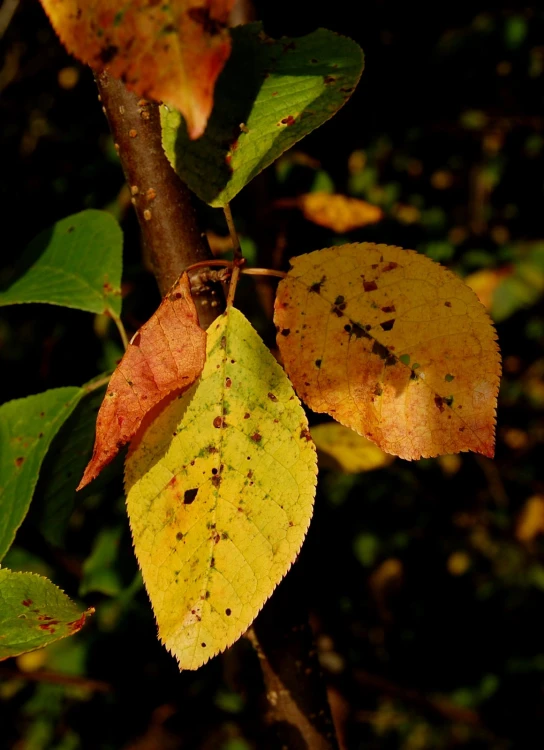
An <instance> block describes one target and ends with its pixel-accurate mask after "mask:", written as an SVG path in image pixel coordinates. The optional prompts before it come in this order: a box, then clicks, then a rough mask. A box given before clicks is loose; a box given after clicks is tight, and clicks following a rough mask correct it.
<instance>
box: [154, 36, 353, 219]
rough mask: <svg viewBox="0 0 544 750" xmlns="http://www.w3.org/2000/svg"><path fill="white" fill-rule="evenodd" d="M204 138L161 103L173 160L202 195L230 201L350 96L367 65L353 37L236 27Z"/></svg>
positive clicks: (214, 203) (219, 202) (165, 140)
mask: <svg viewBox="0 0 544 750" xmlns="http://www.w3.org/2000/svg"><path fill="white" fill-rule="evenodd" d="M231 34H232V41H233V47H232V52H231V56H230V58H229V60H228V62H227V64H226V66H225V68H224V70H223V72H222V73H221V75H220V77H219V79H218V81H217V85H216V89H215V101H214V109H213V111H212V114H211V117H210V120H209V122H208V126H207V128H206V130H205V132H204V135H203V136H202V137H201V138H199V139H197V140H196V141H191V140H189V137H188V134H187V128H186V125H185V121H184V120H183V117H182V115H181V114H180V113H179V112H178V111H177V110H172V109H168V108H166V107H163V108H162V112H161V121H162V127H163V146H164V150H165V152H166V155H167V157H168V159H169V160H170V163H171V164H172V166H173V167H174V169H175V170H176V171H177V173H178V174H179V175H180V177H181V178H182V179H183V180H184V181H185V182H186V183H187V185H188V186H189V187H190V188H191V190H193V191H194V192H195V193H196V194H197V195H198V196H199V197H200V198H202V200H204V201H206V203H209V204H210V205H211V206H224V205H225V204H227V203H228V202H229V201H231V200H232V198H233V197H234V196H235V195H236V194H237V193H238V192H239V191H240V190H241V189H242V188H243V187H244V186H245V185H247V183H248V182H250V180H252V179H253V178H254V177H255V176H256V175H258V174H259V172H261V171H262V170H263V169H264V168H265V167H267V166H268V165H269V164H271V163H272V162H273V161H274V160H275V159H277V158H278V156H280V155H281V154H282V153H283V152H284V151H286V150H287V149H288V148H290V147H291V146H292V145H293V144H294V143H296V142H297V141H299V140H300V139H301V138H303V137H304V136H305V135H308V133H310V132H311V131H312V130H314V129H315V128H317V127H319V126H320V125H322V124H323V123H324V122H326V121H327V120H328V119H329V118H330V117H332V115H334V113H335V112H337V111H338V110H339V109H340V107H341V106H342V105H343V104H344V103H345V102H346V101H347V100H348V99H349V97H350V96H351V93H352V92H353V90H354V88H355V86H356V85H357V82H358V81H359V78H360V75H361V72H362V70H363V53H362V50H361V48H360V47H359V46H358V45H357V44H356V43H355V42H353V41H352V40H351V39H348V38H346V37H342V36H339V35H338V34H334V33H333V32H332V31H326V30H325V29H318V30H317V31H314V32H313V33H312V34H308V36H305V37H301V38H298V39H288V38H286V37H284V38H282V39H280V40H278V41H275V40H273V39H269V38H267V37H266V36H265V35H264V34H263V32H262V27H261V24H250V25H247V26H241V27H238V28H235V29H232V31H231Z"/></svg>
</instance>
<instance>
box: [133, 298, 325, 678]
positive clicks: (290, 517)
mask: <svg viewBox="0 0 544 750" xmlns="http://www.w3.org/2000/svg"><path fill="white" fill-rule="evenodd" d="M135 442H136V441H134V442H133V450H131V452H130V453H129V456H128V458H127V461H126V475H125V481H126V489H127V508H128V514H129V518H130V524H131V528H132V534H133V539H134V547H135V551H136V556H137V558H138V562H139V564H140V567H141V569H142V574H143V578H144V583H145V586H146V588H147V591H148V594H149V597H150V599H151V603H152V605H153V609H154V611H155V616H156V618H157V623H158V627H159V636H160V638H161V640H162V641H163V643H164V644H165V645H166V647H167V648H168V649H169V650H170V651H171V652H172V653H173V654H174V655H175V657H176V658H177V660H178V662H179V664H180V667H181V668H182V669H196V668H197V667H199V666H200V665H201V664H203V663H204V662H206V661H207V660H208V659H209V658H210V657H212V656H214V655H215V654H217V653H218V652H220V651H223V650H224V649H225V648H226V647H227V646H230V645H231V644H232V643H233V642H234V641H235V640H236V639H237V638H238V637H239V636H240V635H241V634H242V633H243V632H244V631H245V630H246V629H247V628H248V627H249V625H250V623H251V622H252V620H253V619H254V617H255V616H256V615H257V613H258V612H259V610H260V609H261V607H262V606H263V604H264V602H265V601H266V600H267V599H268V597H269V596H270V595H271V593H272V591H273V590H274V588H275V586H276V585H277V584H278V583H279V581H280V580H281V579H282V578H283V576H284V575H285V573H286V572H287V571H288V570H289V568H290V566H291V564H292V562H293V561H294V559H295V558H296V556H297V554H298V551H299V549H300V546H301V544H302V541H303V539H304V536H305V534H306V529H307V528H308V524H309V522H310V518H311V515H312V507H313V498H314V494H315V483H316V456H315V447H314V445H313V443H312V441H311V438H310V433H309V431H308V424H307V421H306V417H305V414H304V411H303V410H302V407H301V405H300V402H299V400H298V399H297V397H296V395H295V393H294V391H293V388H292V386H291V384H290V382H289V380H288V378H287V376H286V375H285V373H284V371H283V370H282V368H281V367H280V366H279V365H278V364H277V362H276V361H275V359H274V358H273V357H272V355H271V353H270V351H269V350H268V349H267V348H266V347H265V346H264V344H263V342H262V341H261V339H260V338H259V336H258V335H257V333H256V332H255V330H254V329H253V328H252V327H251V325H250V324H249V323H248V321H247V320H246V318H244V316H243V315H242V314H241V313H240V312H238V311H237V310H236V309H230V311H228V312H227V313H225V314H224V315H222V316H221V317H220V318H219V319H218V320H217V321H216V322H215V323H213V324H212V326H211V327H210V329H209V331H208V350H207V360H206V365H205V367H204V370H203V373H202V377H201V379H200V380H199V381H198V382H197V383H196V384H195V385H194V386H193V387H192V388H191V389H190V390H189V391H187V392H186V393H185V394H184V395H183V396H181V397H180V398H179V399H175V400H174V401H173V402H172V403H170V404H169V405H168V406H167V407H166V408H165V410H164V411H163V412H162V413H161V414H160V416H159V417H158V418H157V419H156V420H155V421H154V422H153V423H152V424H151V426H150V427H149V428H148V429H147V430H146V431H145V432H143V435H142V434H141V433H140V435H139V436H138V441H137V442H138V445H137V446H136V447H134V444H135Z"/></svg>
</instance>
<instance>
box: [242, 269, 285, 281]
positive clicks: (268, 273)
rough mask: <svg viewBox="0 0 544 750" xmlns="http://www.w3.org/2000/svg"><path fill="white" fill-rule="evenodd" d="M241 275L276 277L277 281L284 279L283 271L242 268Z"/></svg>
mask: <svg viewBox="0 0 544 750" xmlns="http://www.w3.org/2000/svg"><path fill="white" fill-rule="evenodd" d="M242 273H243V274H247V275H248V276H277V277H278V278H279V279H285V278H286V277H287V274H286V273H285V271H274V269H272V268H242Z"/></svg>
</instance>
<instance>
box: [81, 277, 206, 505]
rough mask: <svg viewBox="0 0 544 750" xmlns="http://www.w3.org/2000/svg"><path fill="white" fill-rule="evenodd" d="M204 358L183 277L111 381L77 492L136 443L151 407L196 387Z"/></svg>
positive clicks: (203, 342) (202, 335)
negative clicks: (174, 393) (168, 396)
mask: <svg viewBox="0 0 544 750" xmlns="http://www.w3.org/2000/svg"><path fill="white" fill-rule="evenodd" d="M205 358H206V334H205V332H204V331H203V330H202V329H201V328H200V327H199V325H198V318H197V314H196V309H195V306H194V303H193V300H192V298H191V291H190V286H189V277H188V276H187V274H186V273H184V274H183V276H182V277H181V278H180V280H179V281H178V282H177V283H176V284H175V285H174V286H173V287H172V289H171V290H170V292H169V293H168V294H167V295H166V297H165V298H164V299H163V301H162V303H161V305H160V307H159V308H158V310H157V311H156V312H155V314H154V315H153V316H152V317H151V318H150V319H149V320H148V321H147V323H145V325H143V326H142V327H141V328H140V330H139V331H138V333H137V334H136V335H135V336H134V338H133V339H132V342H131V343H130V344H129V347H128V349H127V351H126V352H125V355H124V356H123V359H122V360H121V361H120V363H119V365H118V367H117V369H116V370H115V372H114V373H113V375H112V377H111V380H110V382H109V385H108V389H107V391H106V395H105V397H104V401H103V402H102V406H101V407H100V411H99V412H98V418H97V420H96V439H95V444H94V450H93V456H92V458H91V460H90V462H89V464H88V466H87V468H86V469H85V473H84V475H83V479H82V480H81V482H80V483H79V486H78V488H77V489H78V490H80V489H82V488H83V487H85V485H86V484H88V483H89V482H90V481H91V480H93V479H94V478H95V477H96V476H98V474H99V473H100V472H101V471H102V469H103V468H104V466H106V464H108V463H109V462H110V461H111V460H112V459H113V458H114V457H115V456H116V454H117V453H118V451H119V449H120V448H121V446H123V445H124V444H125V443H127V442H128V441H129V440H131V439H132V438H133V437H134V435H135V433H136V431H137V430H138V428H139V426H140V425H141V423H142V420H143V418H144V417H145V416H146V414H148V413H149V412H150V411H151V409H153V407H155V406H156V405H157V404H158V403H159V402H160V401H162V399H163V398H164V397H165V396H167V395H168V394H171V393H172V392H173V391H180V392H183V391H185V390H187V388H188V387H189V386H190V385H192V384H193V383H194V382H195V380H196V379H197V378H198V376H199V375H200V373H201V372H202V368H203V367H204V361H205Z"/></svg>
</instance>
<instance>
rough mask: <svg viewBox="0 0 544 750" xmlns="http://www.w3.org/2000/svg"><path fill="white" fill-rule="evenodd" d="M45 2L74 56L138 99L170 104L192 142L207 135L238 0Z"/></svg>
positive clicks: (79, 0) (47, 11) (59, 0)
mask: <svg viewBox="0 0 544 750" xmlns="http://www.w3.org/2000/svg"><path fill="white" fill-rule="evenodd" d="M41 2H42V5H43V7H44V9H45V11H46V13H47V15H48V16H49V19H50V21H51V23H52V25H53V28H54V29H55V31H56V32H57V34H58V35H59V37H60V39H61V41H62V42H63V44H64V45H65V47H66V48H67V50H68V51H69V52H71V53H72V54H73V55H75V56H76V57H77V58H79V59H80V60H81V61H82V62H84V63H87V64H88V65H90V66H91V67H92V68H94V70H96V71H102V70H104V69H107V70H108V72H109V73H110V74H111V75H112V76H114V77H116V78H121V79H122V80H123V81H124V82H125V83H126V85H127V86H128V88H130V89H131V90H132V91H135V92H136V93H137V94H139V95H140V96H144V97H148V98H153V99H157V100H159V101H164V102H165V103H167V104H171V105H172V106H173V107H175V108H176V109H179V110H180V111H181V112H182V114H183V115H184V117H185V119H186V121H187V128H188V131H189V136H190V137H191V138H198V137H199V136H200V135H202V133H203V132H204V129H205V127H206V123H207V121H208V117H209V114H210V112H211V110H212V106H213V90H214V86H215V81H216V79H217V77H218V75H219V73H220V72H221V70H222V69H223V66H224V64H225V62H226V60H227V59H228V56H229V54H230V46H231V45H230V36H229V33H228V30H227V29H226V24H227V21H228V15H229V12H230V9H231V7H232V5H233V2H234V0H172V2H168V3H161V2H149V1H148V0H129V1H128V2H123V3H118V2H115V1H114V0H94V1H93V2H86V0H41Z"/></svg>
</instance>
